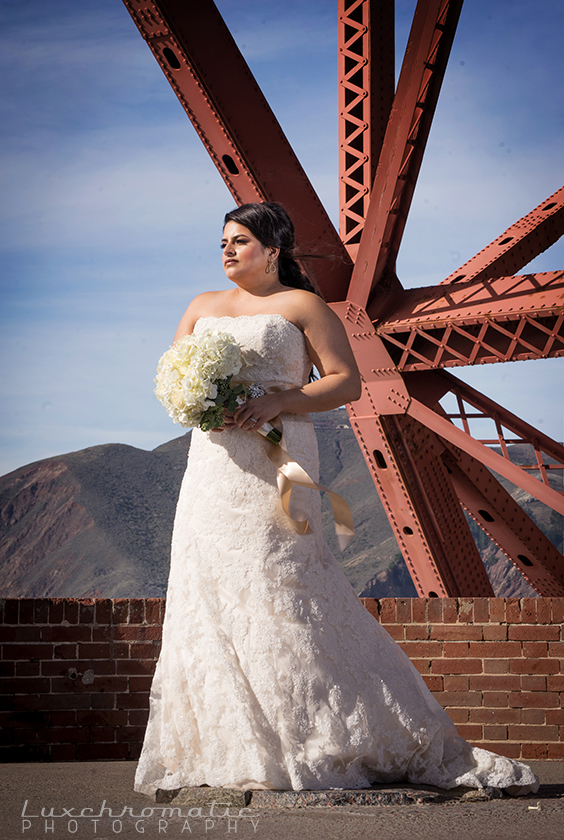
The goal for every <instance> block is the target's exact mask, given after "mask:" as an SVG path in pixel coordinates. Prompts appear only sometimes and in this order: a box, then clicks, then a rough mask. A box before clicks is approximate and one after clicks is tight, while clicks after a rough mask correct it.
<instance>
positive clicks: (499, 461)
mask: <svg viewBox="0 0 564 840" xmlns="http://www.w3.org/2000/svg"><path fill="white" fill-rule="evenodd" d="M406 386H407V388H408V390H409V392H410V395H411V400H410V402H409V405H408V407H407V414H409V416H410V417H413V418H414V419H415V420H418V421H419V422H420V423H422V424H423V425H424V426H426V427H427V428H428V429H432V430H433V431H434V432H435V433H436V434H437V435H439V436H440V437H441V438H442V439H443V440H445V441H447V442H449V443H451V444H454V446H457V447H458V448H459V449H461V450H463V451H464V452H467V453H468V454H469V455H471V456H472V457H473V458H476V459H477V460H478V461H480V462H481V463H482V464H484V465H485V466H486V467H488V469H490V470H493V472H495V473H497V474H498V475H501V476H503V477H504V478H506V479H508V480H509V481H511V482H512V483H513V484H516V485H517V487H520V488H521V489H522V490H525V492H527V493H529V494H530V495H531V496H533V497H534V498H536V499H539V501H541V502H544V504H546V505H548V506H549V507H551V508H552V509H553V510H555V511H557V512H558V513H560V514H564V493H561V492H559V491H557V490H554V489H553V488H552V486H551V484H550V480H549V474H550V473H552V472H553V471H554V470H558V471H561V472H563V473H564V447H563V446H562V445H561V444H559V443H557V442H556V441H554V440H552V439H551V438H549V437H548V436H547V435H545V434H543V433H542V432H539V431H538V429H535V428H534V427H533V426H530V425H529V424H528V423H525V422H524V421H523V420H521V419H520V418H519V417H516V416H515V415H514V414H512V413H511V412H510V411H507V409H505V408H503V407H502V406H499V405H497V403H495V402H494V401H493V400H490V399H489V398H488V397H485V396H484V395H483V394H480V393H479V392H478V391H476V390H474V388H471V387H470V386H469V385H467V384H466V383H465V382H461V381H460V380H459V379H457V378H456V377H455V376H453V375H452V374H451V373H448V372H447V371H445V370H442V371H429V372H426V373H423V372H418V373H413V374H408V375H407V377H406ZM448 392H451V393H452V394H453V395H454V396H455V397H456V399H457V403H458V412H453V411H448V412H446V411H444V410H443V409H442V407H441V406H438V408H437V403H438V402H439V400H440V399H442V397H443V396H444V395H445V394H447V393H448ZM466 405H469V406H470V409H467V408H466ZM472 409H473V410H472ZM455 419H457V420H459V421H460V422H461V423H462V428H459V427H458V426H456V425H455V424H454V422H453V421H454V420H455ZM488 419H489V420H490V422H491V423H493V425H494V429H495V433H494V434H492V436H491V437H489V438H477V437H475V436H474V435H473V434H472V430H471V425H472V423H473V422H475V421H481V422H483V421H484V420H488ZM510 436H511V437H510ZM517 443H519V444H522V443H526V444H529V445H530V446H531V447H532V451H533V453H534V461H533V462H532V463H531V464H525V465H518V464H515V463H513V462H512V460H511V458H510V453H509V449H510V447H511V445H513V444H517ZM491 445H497V446H499V447H500V450H501V454H498V453H497V452H495V451H494V450H493V449H490V446H491ZM531 471H532V472H536V473H538V475H539V476H540V478H539V479H537V478H535V477H534V476H533V475H531V474H530V472H531Z"/></svg>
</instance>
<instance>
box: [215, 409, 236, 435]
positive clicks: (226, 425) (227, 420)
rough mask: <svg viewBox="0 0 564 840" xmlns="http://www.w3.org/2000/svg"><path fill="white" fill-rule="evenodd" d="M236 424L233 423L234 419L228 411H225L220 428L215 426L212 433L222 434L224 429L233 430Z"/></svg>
mask: <svg viewBox="0 0 564 840" xmlns="http://www.w3.org/2000/svg"><path fill="white" fill-rule="evenodd" d="M236 425H237V423H236V422H235V418H234V416H233V414H231V412H230V411H227V410H225V411H224V412H223V423H222V424H221V426H217V427H216V428H215V429H214V430H213V431H214V432H224V431H225V430H226V429H234V428H235V426H236Z"/></svg>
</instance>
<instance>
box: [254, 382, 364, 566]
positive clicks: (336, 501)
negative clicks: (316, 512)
mask: <svg viewBox="0 0 564 840" xmlns="http://www.w3.org/2000/svg"><path fill="white" fill-rule="evenodd" d="M241 384H242V385H247V384H250V383H246V382H243V383H241ZM260 384H261V385H262V387H263V388H264V392H265V394H274V393H277V392H279V391H285V390H288V389H290V388H295V387H296V386H295V385H290V384H286V383H284V382H261V383H260ZM270 423H271V424H272V425H273V426H274V427H275V428H277V429H278V431H279V432H281V433H282V440H281V441H280V443H272V442H271V441H270V440H267V438H265V437H263V436H262V435H260V439H261V443H262V445H263V448H264V451H265V452H266V454H267V456H268V458H269V459H270V461H271V462H272V463H273V464H274V466H275V467H276V470H277V482H278V491H279V493H280V501H281V502H282V507H283V509H284V513H285V514H286V516H287V517H288V519H289V520H290V522H291V523H292V527H293V528H294V530H295V531H296V532H297V533H298V534H302V535H306V534H311V533H313V531H312V529H311V528H310V525H309V522H308V520H307V519H294V518H293V517H292V516H291V515H290V494H291V492H292V487H293V486H294V484H296V485H298V486H299V487H307V488H309V489H310V490H319V492H320V493H321V492H325V493H327V494H328V496H329V500H330V502H331V507H332V508H333V519H334V520H335V533H336V535H337V541H338V543H339V548H340V549H341V551H344V549H345V548H346V547H347V545H348V544H349V543H350V541H351V540H352V538H353V537H354V524H353V518H352V514H351V511H350V508H349V506H348V505H347V503H346V502H345V500H344V499H343V498H342V496H339V495H338V493H334V492H333V491H332V490H329V489H328V488H327V487H324V486H323V484H318V483H317V481H314V480H313V478H311V477H310V476H309V475H308V473H307V472H306V471H305V470H304V468H303V467H301V466H300V465H299V464H298V462H297V461H295V460H294V459H293V458H292V456H291V455H290V453H289V452H288V449H287V447H286V440H285V438H284V426H283V425H282V420H281V419H280V417H279V416H278V415H277V416H276V417H274V418H273V419H272V420H271V421H270ZM257 434H259V433H258V432H257Z"/></svg>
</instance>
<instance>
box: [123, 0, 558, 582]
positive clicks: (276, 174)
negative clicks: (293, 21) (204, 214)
mask: <svg viewBox="0 0 564 840" xmlns="http://www.w3.org/2000/svg"><path fill="white" fill-rule="evenodd" d="M124 3H125V5H126V7H127V9H128V11H129V12H130V14H131V16H132V18H133V20H134V21H135V23H136V25H137V27H138V28H139V30H140V32H141V34H142V36H143V38H144V39H145V40H146V42H147V44H148V45H149V47H150V48H151V50H152V52H153V54H154V56H155V58H156V59H157V61H158V62H159V64H160V66H161V68H162V70H163V72H164V73H165V75H166V77H167V79H168V81H169V82H170V84H171V86H172V88H173V90H174V91H175V93H176V95H177V97H178V99H179V100H180V102H181V104H182V106H183V108H184V110H185V111H186V113H187V115H188V117H189V118H190V120H191V121H192V123H193V125H194V127H195V129H196V131H197V132H198V134H199V136H200V138H201V139H202V142H203V143H204V145H205V147H206V149H207V151H208V152H209V154H210V156H211V158H212V160H213V162H214V163H215V165H216V167H217V169H218V170H219V172H220V174H221V176H222V177H223V179H224V181H225V183H226V184H227V186H228V188H229V189H230V191H231V193H232V195H233V197H234V199H235V200H236V202H238V203H243V202H248V201H263V200H271V201H278V202H280V203H282V204H283V205H284V206H285V207H286V208H287V209H288V211H289V212H290V214H291V216H292V218H293V219H294V222H295V225H296V233H297V239H298V242H299V245H300V248H301V249H302V250H303V251H304V252H308V253H319V254H324V255H326V256H329V257H332V259H325V260H317V261H315V266H314V269H313V271H311V270H309V265H310V264H308V273H309V274H310V276H312V275H313V277H312V279H313V280H314V282H316V284H317V286H318V288H319V290H320V292H321V294H322V295H323V297H324V298H325V300H326V301H327V302H328V303H329V304H330V305H331V306H332V307H333V308H334V310H335V311H336V312H337V314H338V315H339V317H340V318H341V320H342V321H343V323H344V325H345V327H346V329H347V333H348V335H349V338H350V341H351V344H352V347H353V350H354V352H355V355H356V358H357V361H358V365H359V368H360V371H361V375H362V379H363V393H362V397H361V398H360V400H358V401H357V402H355V403H354V404H352V405H349V406H348V412H349V416H350V421H351V425H352V428H353V429H354V431H355V434H356V437H357V440H358V443H359V445H360V448H361V450H362V453H363V455H364V457H365V459H366V462H367V464H368V467H369V470H370V473H371V475H372V477H373V479H374V483H375V484H376V487H377V489H378V492H379V494H380V498H381V499H382V502H383V504H384V507H385V510H386V512H387V514H388V517H389V520H390V522H391V524H392V527H393V530H394V533H395V535H396V538H397V540H398V544H399V546H400V548H401V551H402V553H403V556H404V558H405V561H406V563H407V566H408V569H409V571H410V573H411V576H412V578H413V581H414V583H415V586H416V588H417V592H418V594H419V595H420V596H431V597H432V596H438V597H447V596H488V595H492V594H493V591H492V588H491V584H490V582H489V580H488V577H487V575H486V572H485V569H484V565H483V563H482V561H481V559H480V555H479V554H478V550H477V548H476V545H475V542H474V539H473V538H472V535H471V532H470V529H469V527H468V524H467V521H466V518H465V516H464V512H463V511H464V510H466V511H467V513H468V514H469V515H470V516H471V517H472V518H473V519H474V520H475V522H477V523H478V525H479V526H480V527H481V528H482V529H483V530H484V531H485V533H486V534H487V535H488V536H489V537H490V538H491V539H492V540H493V541H494V542H495V543H496V544H497V546H499V548H501V549H502V551H503V552H504V553H505V554H506V555H507V557H509V559H510V560H511V561H512V563H514V565H515V566H516V567H517V568H518V569H519V571H520V572H521V573H522V574H523V576H524V577H525V578H526V580H527V581H528V582H529V583H530V584H531V586H533V587H534V589H535V590H536V591H537V592H538V593H540V594H541V595H543V596H562V595H564V558H563V557H562V555H561V554H560V553H559V552H558V551H557V550H556V548H555V547H554V546H553V545H552V543H551V542H550V541H549V540H548V539H547V537H546V536H545V535H544V534H543V533H542V532H541V531H540V530H539V528H538V527H537V526H536V525H535V524H534V522H532V520H531V519H530V518H529V517H528V516H527V515H526V513H525V512H524V511H523V509H522V508H521V507H520V506H519V505H518V504H517V503H516V502H515V501H514V500H513V498H512V497H511V495H510V494H509V493H508V492H507V491H506V490H505V489H504V487H503V486H502V484H501V483H500V482H499V481H498V479H497V478H496V475H498V476H502V477H504V478H506V479H508V480H509V481H511V482H512V483H513V484H515V485H517V486H518V487H520V488H521V489H522V490H524V491H526V493H528V494H530V495H531V496H533V497H535V498H537V499H540V500H541V501H542V502H544V503H545V504H547V505H549V506H550V507H551V508H553V509H554V510H556V511H558V512H559V513H561V514H564V494H563V493H562V492H561V491H560V490H558V489H555V486H556V487H561V486H562V478H563V473H562V470H563V469H564V448H563V447H562V446H561V445H560V444H558V443H556V442H555V441H553V440H551V439H550V438H548V437H547V436H546V435H543V434H542V433H541V432H539V431H538V430H537V429H535V428H533V427H531V426H529V425H528V424H527V423H525V422H523V421H522V420H520V419H519V418H518V417H515V416H514V415H513V414H511V413H510V412H509V411H507V410H506V409H504V408H502V407H501V406H499V405H497V404H496V403H494V402H493V401H492V400H490V399H488V398H486V397H484V396H483V395H482V394H480V393H478V392H477V391H475V390H474V389H472V388H471V387H469V386H468V385H466V384H464V383H463V382H461V381H460V380H459V379H457V378H456V377H455V376H454V375H453V374H452V373H451V372H449V371H447V368H453V367H457V366H463V365H472V364H492V363H496V362H509V361H515V360H520V359H539V358H548V357H555V356H561V355H564V325H563V321H564V294H563V291H564V271H551V272H545V273H539V274H523V275H519V274H518V272H519V271H520V270H521V269H522V268H523V267H524V266H526V265H527V264H528V263H529V262H530V261H531V260H532V259H533V258H534V257H535V256H537V255H538V254H540V253H541V252H542V251H544V250H546V249H547V248H548V247H549V246H550V245H552V244H553V243H554V242H556V240H557V239H558V238H559V237H560V236H561V235H562V233H564V188H562V189H561V190H559V191H558V192H555V193H554V195H551V196H550V197H548V198H547V199H546V200H545V201H543V202H542V203H541V204H540V205H539V206H538V207H536V208H535V209H534V210H532V211H531V212H530V213H529V214H528V215H527V216H525V217H524V218H522V219H520V220H519V221H517V222H516V223H515V224H514V225H512V226H511V227H510V228H509V229H508V230H506V231H505V232H504V233H502V234H501V235H500V236H499V237H498V238H497V239H495V240H494V241H493V242H491V243H490V244H489V245H487V246H486V247H485V248H484V249H483V250H482V251H480V252H479V253H478V254H476V256H475V257H472V259H470V260H469V261H468V262H467V263H465V264H464V265H463V266H461V267H460V268H459V269H458V270H457V271H455V272H454V273H453V274H452V275H451V276H450V277H447V278H446V279H445V280H443V281H442V282H441V283H439V284H438V285H436V286H431V287H426V288H421V289H411V290H404V289H403V287H402V285H401V283H400V281H399V279H398V277H397V275H396V271H395V265H396V257H397V254H398V250H399V247H400V245H401V240H402V235H403V231H404V227H405V223H406V220H407V216H408V213H409V208H410V204H411V199H412V196H413V192H414V189H415V185H416V183H417V177H418V174H419V169H420V166H421V161H422V158H423V153H424V150H425V146H426V143H427V138H428V136H429V131H430V128H431V123H432V119H433V114H434V110H435V106H436V104H437V100H438V96H439V91H440V88H441V84H442V79H443V77H444V74H445V71H446V66H447V62H448V57H449V53H450V49H451V46H452V42H453V39H454V35H455V32H456V27H457V23H458V18H459V15H460V10H461V6H462V0H419V1H418V3H417V8H416V11H415V15H414V19H413V24H412V28H411V33H410V36H409V41H408V45H407V48H406V52H405V57H404V60H403V65H402V69H401V74H400V77H399V81H398V84H397V87H395V83H394V47H393V44H394V0H339V9H338V14H339V121H340V129H339V131H340V136H339V151H340V233H337V231H336V230H335V228H334V226H333V225H332V223H331V221H330V220H329V217H328V216H327V214H326V212H325V210H324V208H323V206H322V205H321V202H320V201H319V199H318V197H317V195H316V193H315V191H314V189H313V187H312V185H311V184H310V182H309V180H308V178H307V176H306V174H305V172H304V171H303V169H302V167H301V166H300V163H299V161H298V159H297V157H296V156H295V154H294V152H293V151H292V148H291V147H290V145H289V143H288V141H287V139H286V137H285V136H284V134H283V132H282V129H281V128H280V126H279V124H278V122H277V120H276V117H275V116H274V114H273V113H272V111H271V109H270V107H269V105H268V103H267V102H266V100H265V98H264V96H263V94H262V92H261V90H260V88H259V87H258V85H257V83H256V81H255V80H254V78H253V76H252V74H251V72H250V70H249V68H248V66H247V64H246V62H245V60H244V58H243V56H242V55H241V53H240V52H239V50H238V48H237V46H236V44H235V42H234V40H233V38H232V36H231V34H230V32H229V30H228V29H227V26H226V25H225V23H224V21H223V19H222V18H221V16H220V14H219V12H218V10H217V9H216V7H215V5H214V3H213V2H212V0H198V2H194V3H186V0H124ZM441 401H442V403H441ZM443 405H445V406H446V405H448V409H447V408H446V407H443ZM488 424H489V429H490V431H489V433H488V434H487V437H484V436H482V437H479V436H478V435H477V432H476V431H475V429H477V428H478V427H479V428H480V430H482V429H483V428H484V426H486V427H487V426H488ZM483 434H484V433H483V432H482V435H483ZM516 443H526V444H529V447H528V449H527V450H526V451H527V452H530V453H531V454H530V462H529V463H526V464H521V463H519V464H518V463H516V462H515V459H514V460H512V459H511V458H510V453H511V449H512V447H513V446H514V444H516ZM555 471H558V472H555ZM556 477H559V481H558V480H555V478H556ZM551 478H552V481H551V480H550V479H551Z"/></svg>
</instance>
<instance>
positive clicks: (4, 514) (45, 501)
mask: <svg viewBox="0 0 564 840" xmlns="http://www.w3.org/2000/svg"><path fill="white" fill-rule="evenodd" d="M314 423H315V425H316V427H317V434H318V438H319V442H320V447H319V448H320V461H321V481H322V483H323V484H325V485H327V486H330V487H331V488H332V489H334V490H335V491H336V492H338V493H340V494H341V495H343V496H344V497H345V498H346V500H347V501H348V503H349V505H350V507H351V509H352V511H353V516H354V520H355V526H356V530H357V533H356V537H355V539H354V540H353V541H352V543H351V544H350V545H349V547H348V548H347V549H346V551H345V552H343V553H342V554H340V553H339V551H338V550H337V548H336V544H335V543H336V541H335V537H334V532H333V525H332V518H331V509H330V505H329V503H328V500H324V503H323V516H324V533H325V537H326V539H327V541H328V542H329V544H330V546H331V547H332V549H333V551H334V553H335V555H336V556H337V558H338V559H339V562H340V563H341V565H342V567H343V570H344V572H345V574H346V576H347V578H348V579H349V581H350V582H351V584H352V585H353V587H354V589H355V591H356V592H357V593H359V594H360V593H362V594H363V595H366V596H372V597H386V596H404V597H410V596H414V595H415V589H414V586H413V584H412V582H411V578H410V577H409V574H408V572H407V569H406V567H405V563H404V561H403V559H402V557H401V554H399V551H398V547H397V543H396V541H395V538H394V536H393V534H392V531H391V528H390V525H389V523H388V520H387V517H386V515H385V513H384V510H383V508H382V505H381V503H380V500H379V498H378V495H377V493H376V490H375V487H374V484H373V482H372V480H371V478H370V475H369V473H368V469H367V467H366V464H365V462H364V460H363V458H362V456H361V453H360V450H359V448H358V446H357V444H356V440H355V438H354V434H353V432H352V430H351V429H350V428H349V426H348V417H347V414H346V412H345V411H344V410H342V409H338V410H336V411H332V412H327V413H325V414H320V415H314ZM189 446H190V434H189V433H188V434H185V435H182V436H181V437H178V438H175V439H174V440H171V441H169V442H168V443H165V444H163V445H162V446H159V447H157V448H156V449H154V450H153V451H152V452H146V451H144V450H140V449H135V448H134V447H131V446H125V445H123V444H107V445H103V446H94V447H88V448H87V449H83V450H80V451H78V452H70V453H68V454H66V455H60V456H58V457H56V458H48V459H46V460H44V461H38V462H36V463H34V464H29V465H27V466H25V467H21V468H20V469H17V470H15V471H14V472H12V473H9V474H8V475H6V476H3V477H2V478H0V570H1V573H0V574H1V577H0V580H1V584H0V595H2V596H4V597H45V596H47V597H76V598H78V597H106V598H119V597H159V596H162V595H164V594H165V591H166V581H167V577H168V568H169V547H170V537H171V532H172V523H173V518H174V510H175V505H176V498H177V496H178V491H179V488H180V482H181V479H182V475H183V473H184V468H185V464H186V456H187V453H188V449H189ZM525 506H526V507H527V510H528V512H529V513H530V514H532V515H533V516H535V518H536V519H538V518H540V519H543V518H544V520H546V521H545V523H544V524H545V528H544V530H547V529H550V528H553V530H554V533H555V537H556V538H558V535H559V532H558V529H559V528H560V537H561V525H560V524H559V522H556V521H554V522H552V520H551V519H550V512H548V513H547V509H546V508H545V507H544V506H543V505H540V503H538V502H536V501H535V500H531V499H530V497H529V498H528V500H527V501H526V502H525ZM551 522H552V525H551ZM539 524H541V523H540V522H539ZM541 527H542V525H541ZM478 530H479V529H478ZM549 535H550V534H549ZM478 540H479V547H480V550H481V552H482V556H483V558H484V560H485V562H486V567H487V569H488V573H489V574H490V578H491V579H492V583H493V585H494V589H495V591H496V593H497V594H499V595H502V594H503V595H512V596H514V597H515V596H522V595H527V594H534V593H532V590H531V589H530V587H529V586H528V584H526V583H525V581H523V579H522V578H521V576H520V575H519V574H518V573H517V572H515V573H514V574H513V575H511V574H508V572H509V571H510V570H511V569H513V567H512V566H511V564H509V561H506V560H505V558H504V556H503V555H502V554H501V552H499V551H497V550H496V549H495V546H492V544H491V543H490V542H489V540H487V539H486V538H485V537H484V536H483V535H482V534H481V532H479V534H478ZM508 566H509V569H508Z"/></svg>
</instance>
